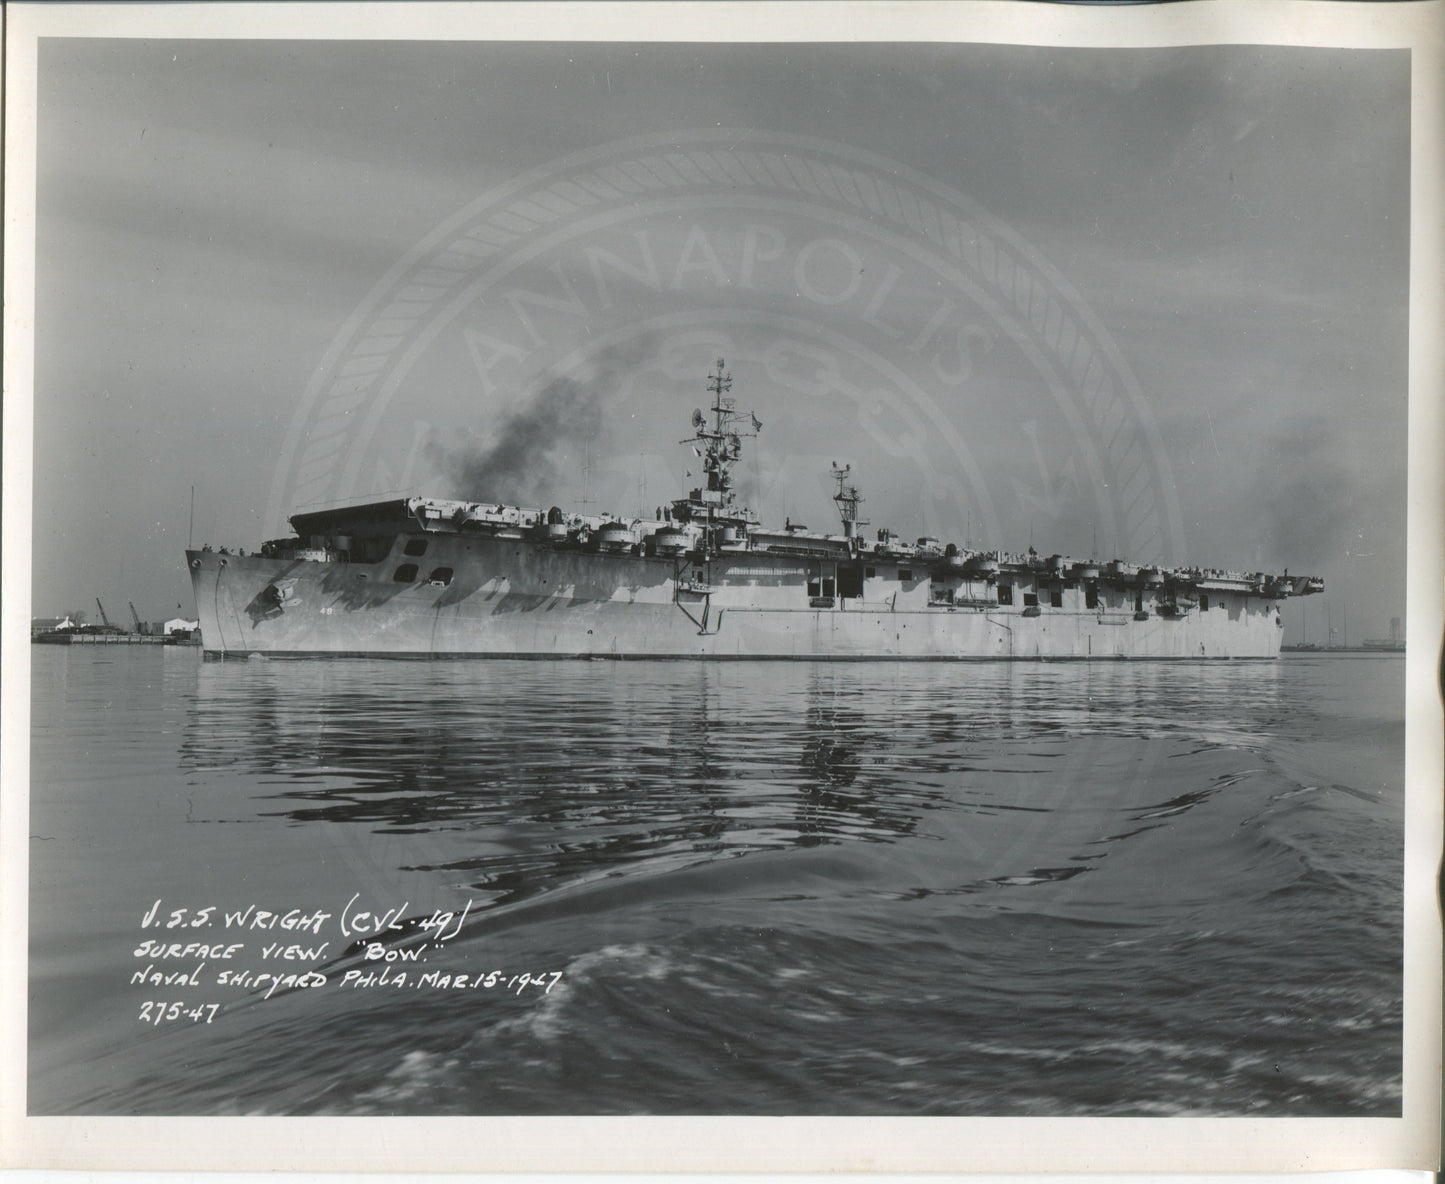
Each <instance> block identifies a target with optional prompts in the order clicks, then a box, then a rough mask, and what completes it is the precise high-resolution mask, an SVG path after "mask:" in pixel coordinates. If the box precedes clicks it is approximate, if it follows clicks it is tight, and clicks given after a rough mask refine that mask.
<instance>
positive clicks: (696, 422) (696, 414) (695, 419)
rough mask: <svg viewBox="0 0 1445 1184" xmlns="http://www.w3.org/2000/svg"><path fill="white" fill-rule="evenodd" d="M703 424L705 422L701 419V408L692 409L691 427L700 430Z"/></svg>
mask: <svg viewBox="0 0 1445 1184" xmlns="http://www.w3.org/2000/svg"><path fill="white" fill-rule="evenodd" d="M704 422H705V421H704V420H703V417H702V408H701V407H694V408H693V409H692V426H693V427H695V428H700V427H702V425H703V423H704Z"/></svg>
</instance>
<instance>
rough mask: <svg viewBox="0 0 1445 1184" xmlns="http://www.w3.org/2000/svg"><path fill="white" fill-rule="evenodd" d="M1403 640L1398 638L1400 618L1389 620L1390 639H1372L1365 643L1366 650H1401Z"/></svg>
mask: <svg viewBox="0 0 1445 1184" xmlns="http://www.w3.org/2000/svg"><path fill="white" fill-rule="evenodd" d="M1404 648H1405V639H1404V638H1403V637H1401V636H1400V618H1399V617H1391V618H1390V639H1389V640H1388V641H1386V640H1385V639H1384V638H1383V637H1372V638H1370V639H1369V640H1368V641H1366V642H1365V649H1367V650H1403V649H1404Z"/></svg>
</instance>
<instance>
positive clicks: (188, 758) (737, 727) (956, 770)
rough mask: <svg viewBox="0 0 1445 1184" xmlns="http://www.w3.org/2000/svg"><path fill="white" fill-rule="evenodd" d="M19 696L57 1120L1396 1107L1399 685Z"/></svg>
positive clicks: (129, 656) (1318, 668)
mask: <svg viewBox="0 0 1445 1184" xmlns="http://www.w3.org/2000/svg"><path fill="white" fill-rule="evenodd" d="M32 661H33V745H32V789H31V806H30V814H31V832H32V834H31V844H30V851H31V962H30V983H31V993H30V1037H31V1039H30V1097H29V1109H30V1112H31V1113H33V1114H154V1115H165V1114H199V1115H211V1114H233V1113H266V1114H416V1115H430V1114H479V1115H480V1114H548V1113H558V1114H563V1113H597V1114H636V1113H659V1114H708V1113H732V1114H934V1115H1148V1114H1169V1115H1183V1114H1188V1115H1398V1114H1399V1112H1400V1088H1401V1078H1400V1071H1401V1065H1400V1059H1401V910H1402V900H1401V887H1400V885H1401V865H1402V835H1403V832H1402V826H1403V809H1402V806H1403V769H1404V758H1403V752H1404V726H1403V722H1402V720H1403V710H1404V663H1403V661H1401V660H1399V659H1398V658H1395V657H1354V658H1346V657H1335V656H1323V655H1321V656H1316V657H1303V656H1298V657H1287V658H1286V659H1284V660H1282V661H1280V662H1277V663H1240V664H1230V663H1225V664H1208V665H1189V664H1163V663H1148V662H1140V663H1108V664H1102V663H1101V664H1072V663H1071V664H1061V665H1038V664H1007V663H1001V664H991V663H980V664H968V665H962V666H957V665H946V664H943V665H934V664H923V665H920V664H894V663H887V662H880V663H862V664H851V663H850V664H840V665H823V664H807V663H717V664H708V663H703V664H696V665H695V664H691V663H684V662H668V663H647V662H638V663H613V662H559V663H549V662H506V661H481V662H455V663H422V662H416V663H412V662H387V661H364V660H351V661H312V662H280V661H273V662H267V661H251V662H243V663H235V662H229V663H218V662H202V661H201V660H200V659H199V656H198V655H197V654H196V653H195V652H194V651H189V650H184V649H174V648H169V647H155V648H150V647H145V648H141V647H134V648H131V647H104V648H102V647H94V648H89V647H87V648H85V649H79V648H77V649H73V650H72V649H67V648H64V647H41V646H37V647H34V650H33V652H32ZM157 900H160V901H162V902H163V903H162V908H161V910H160V912H159V913H158V918H160V919H161V920H160V922H159V923H158V925H157V926H155V927H152V928H151V929H146V930H143V929H142V927H141V926H142V918H143V917H145V915H146V914H147V911H148V910H149V909H151V908H152V906H153V904H154V902H155V901H157ZM248 905H251V906H255V908H256V909H262V910H267V911H271V912H274V913H276V914H277V916H278V917H279V916H282V915H284V913H285V912H286V911H287V910H290V909H293V908H294V909H297V910H299V911H300V913H301V914H307V913H311V914H314V913H315V912H317V911H321V912H325V913H329V914H331V917H330V918H329V919H328V920H326V921H324V922H322V923H320V925H319V926H318V928H317V930H316V931H315V932H312V931H309V930H297V929H291V930H285V931H282V930H272V931H266V932H261V931H244V932H243V931H238V930H236V929H235V928H228V927H226V926H225V924H224V921H223V919H222V918H223V916H224V913H225V912H227V911H236V912H239V911H241V910H243V909H245V908H246V906H248ZM206 906H212V907H214V908H215V910H216V912H215V913H213V914H209V915H208V919H209V924H207V925H205V926H201V927H194V928H193V927H191V926H189V924H188V922H189V921H190V920H193V919H195V913H194V912H190V913H188V914H186V917H185V921H186V922H187V923H185V924H183V925H182V926H181V927H178V928H177V929H175V930H164V929H162V928H161V927H160V926H161V925H163V924H164V918H166V917H167V916H168V915H169V912H170V910H171V909H174V908H182V907H184V908H187V909H191V910H195V909H199V908H203V907H206ZM348 908H349V909H350V911H351V913H352V914H354V913H355V912H357V911H362V910H365V911H370V912H373V913H374V914H375V915H381V914H384V913H386V912H388V911H395V912H396V913H397V914H398V915H399V916H400V917H401V924H402V928H401V929H399V930H395V931H390V930H388V931H386V932H385V933H383V934H382V935H381V937H383V938H384V939H385V940H384V942H383V945H384V947H385V948H386V949H388V950H390V951H392V952H393V959H394V960H393V961H391V962H386V961H380V960H376V961H368V959H367V957H366V952H367V949H366V947H367V942H366V940H365V939H364V937H362V936H359V935H358V934H357V933H355V932H353V933H351V934H350V935H346V936H343V935H342V934H341V933H340V931H339V920H338V918H340V916H341V915H342V914H343V912H344V911H345V910H347V909H348ZM464 910H467V912H466V919H465V920H464V921H461V922H460V923H459V924H455V933H454V934H452V935H444V934H442V933H441V932H440V931H439V930H438V929H437V928H426V927H424V926H421V925H420V924H419V923H420V922H422V921H425V920H427V919H429V918H431V917H432V916H433V914H434V913H435V912H437V911H441V912H447V911H450V912H452V913H453V914H455V915H456V916H457V917H460V914H461V913H462V912H463V911H464ZM254 916H255V913H254V912H253V914H252V917H254ZM442 936H444V937H445V940H440V941H438V940H436V939H437V938H438V937H442ZM152 938H155V939H160V940H163V941H166V942H170V941H176V942H182V941H183V942H192V943H196V942H200V943H202V944H209V943H218V942H222V941H225V942H232V943H234V942H237V941H241V942H244V943H245V946H246V948H245V949H244V950H243V951H241V952H240V954H239V956H238V957H235V958H233V959H232V961H231V963H229V965H230V966H231V967H232V968H234V969H236V970H240V969H242V967H243V966H244V967H247V968H250V969H252V970H253V971H276V970H277V968H278V967H280V969H281V970H289V971H290V972H293V973H296V972H300V973H306V972H314V973H316V974H324V975H325V976H326V978H327V982H326V983H325V985H323V986H316V987H312V988H308V989H277V990H275V991H272V992H269V993H268V990H267V989H261V990H256V989H247V988H237V987H220V986H218V985H216V984H215V982H214V979H215V976H216V974H217V973H218V971H219V970H220V969H222V968H224V967H226V966H227V965H228V963H227V962H226V961H225V960H219V961H218V960H217V959H215V958H210V959H204V961H205V962H206V966H205V970H204V972H203V974H202V979H203V985H201V986H187V985H181V986H177V985H171V986H164V987H161V986H152V985H146V984H142V985H132V983H131V978H132V976H133V975H135V974H136V973H137V972H138V971H140V970H141V969H142V967H143V966H145V965H148V964H152V963H154V962H155V959H153V958H150V957H146V956H141V957H137V956H136V954H135V951H136V949H137V948H138V947H139V946H140V945H141V943H142V942H143V941H146V940H150V939H152ZM278 939H281V944H282V945H283V946H284V945H285V944H294V945H296V946H298V947H300V949H301V951H302V952H303V954H306V953H309V954H310V955H313V956H311V957H309V958H302V959H301V960H294V959H293V960H291V961H289V962H288V963H287V964H286V965H284V966H282V965H281V962H280V961H279V960H277V959H275V958H272V959H267V960H265V964H264V965H263V964H262V963H263V960H262V959H261V957H260V954H259V950H260V948H261V946H262V944H263V943H271V942H277V941H278ZM323 943H324V944H325V949H324V952H323V951H321V950H320V947H321V946H322V945H323ZM396 951H403V952H404V953H396ZM411 953H415V954H416V955H417V958H418V961H417V962H415V963H412V962H409V961H407V960H406V956H407V955H409V954H411ZM421 959H424V960H425V961H424V962H423V961H421ZM201 961H203V959H201V958H199V957H195V956H190V957H177V958H174V959H162V960H161V965H163V966H164V968H165V969H166V970H167V971H173V970H180V971H185V972H189V971H191V970H192V969H193V968H194V967H195V966H196V965H197V964H198V963H199V962H201ZM381 970H386V971H389V972H394V973H401V972H404V973H406V974H407V975H408V980H407V981H405V982H404V983H403V984H402V985H400V986H397V985H388V984H385V983H380V982H378V983H374V984H373V985H372V986H369V987H357V986H354V985H352V986H342V985H341V984H342V983H343V981H344V980H346V978H347V976H348V974H350V975H351V982H352V983H355V982H357V981H359V980H360V979H361V978H362V977H363V976H364V975H366V974H368V973H372V972H379V971H381ZM494 971H495V972H499V973H498V976H497V978H496V979H495V980H494V985H493V986H491V987H487V986H479V987H470V986H468V987H464V988H463V989H460V990H458V989H454V988H450V987H449V988H447V989H439V988H437V987H435V986H431V985H428V986H426V987H421V986H418V985H417V980H418V979H419V977H420V975H421V974H422V973H427V972H436V973H439V974H451V975H456V974H467V975H468V976H469V979H468V981H469V982H472V981H476V980H481V981H483V982H485V976H486V975H487V974H489V973H491V972H494ZM559 972H560V978H554V976H555V975H557V974H558V973H559ZM521 974H528V975H530V976H533V977H535V978H536V979H538V980H541V982H542V983H543V984H544V985H543V986H536V985H531V984H528V985H525V986H522V987H520V988H518V987H517V986H516V985H515V981H517V976H519V975H521ZM509 981H511V982H513V984H514V985H512V986H511V987H508V986H507V985H506V984H507V983H508V982H509ZM548 983H550V984H552V985H551V986H550V989H548V988H547V986H546V984H548ZM172 1001H181V1002H183V1003H184V1005H185V1010H187V1011H190V1010H200V1009H201V1008H202V1006H203V1005H204V1007H205V1008H206V1010H204V1012H203V1013H202V1014H201V1016H200V1018H194V1019H192V1018H187V1017H186V1016H182V1017H180V1018H177V1019H162V1020H161V1022H159V1023H156V1022H154V1021H153V1015H154V1008H152V1009H151V1012H152V1015H151V1016H148V1017H147V1018H144V1019H143V1018H142V1013H143V1012H144V1011H145V1004H146V1003H147V1002H161V1003H167V1004H169V1003H170V1002H172ZM208 1021H209V1022H208Z"/></svg>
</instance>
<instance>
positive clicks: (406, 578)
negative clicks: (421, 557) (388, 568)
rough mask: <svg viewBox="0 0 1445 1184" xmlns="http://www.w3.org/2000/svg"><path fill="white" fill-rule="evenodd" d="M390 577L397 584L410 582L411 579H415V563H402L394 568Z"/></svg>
mask: <svg viewBox="0 0 1445 1184" xmlns="http://www.w3.org/2000/svg"><path fill="white" fill-rule="evenodd" d="M391 578H392V579H393V580H395V581H396V582H397V583H398V584H410V583H411V582H412V581H413V580H415V579H416V564H415V563H403V564H402V565H401V566H400V567H399V568H397V569H396V571H395V572H394V573H393V574H392V577H391Z"/></svg>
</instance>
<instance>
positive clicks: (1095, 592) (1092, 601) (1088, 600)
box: [1084, 584, 1099, 608]
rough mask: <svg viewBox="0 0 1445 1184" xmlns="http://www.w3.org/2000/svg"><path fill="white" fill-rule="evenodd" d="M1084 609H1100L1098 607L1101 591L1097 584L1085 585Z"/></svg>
mask: <svg viewBox="0 0 1445 1184" xmlns="http://www.w3.org/2000/svg"><path fill="white" fill-rule="evenodd" d="M1084 607H1085V608H1098V607H1099V589H1098V586H1097V585H1095V584H1085V585H1084Z"/></svg>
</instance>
